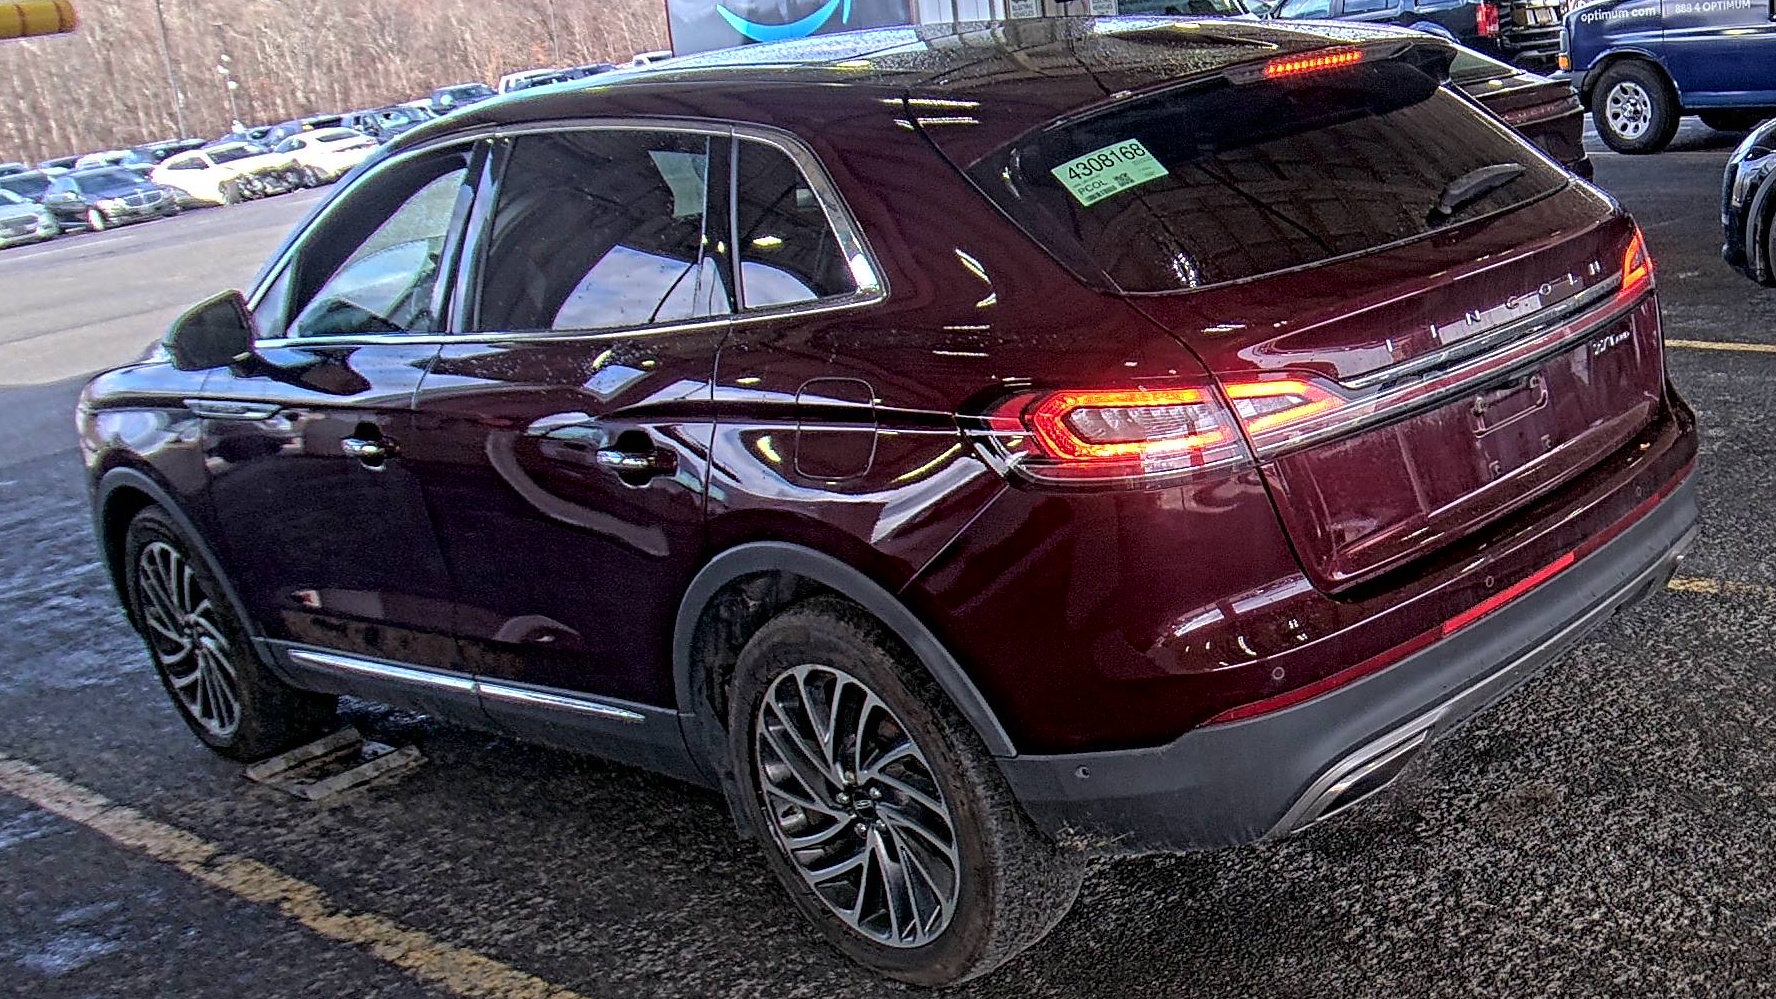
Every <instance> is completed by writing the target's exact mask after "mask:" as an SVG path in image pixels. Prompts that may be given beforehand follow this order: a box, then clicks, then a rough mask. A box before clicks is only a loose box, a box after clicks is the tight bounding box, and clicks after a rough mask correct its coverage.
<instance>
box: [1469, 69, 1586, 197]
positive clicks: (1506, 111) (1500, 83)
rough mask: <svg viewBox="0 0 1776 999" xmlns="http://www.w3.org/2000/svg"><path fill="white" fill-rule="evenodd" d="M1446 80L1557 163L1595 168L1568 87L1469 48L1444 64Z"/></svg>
mask: <svg viewBox="0 0 1776 999" xmlns="http://www.w3.org/2000/svg"><path fill="white" fill-rule="evenodd" d="M1449 82H1450V83H1453V84H1454V85H1455V86H1457V87H1458V88H1460V89H1461V90H1462V92H1463V93H1466V94H1467V95H1468V96H1470V97H1472V98H1474V99H1475V100H1477V101H1479V102H1480V103H1481V104H1482V105H1484V106H1485V107H1486V109H1487V110H1488V111H1491V112H1492V113H1493V114H1496V115H1498V116H1499V117H1500V118H1503V119H1504V120H1505V123H1506V124H1508V125H1510V126H1511V127H1512V128H1515V129H1516V130H1517V131H1518V132H1521V133H1522V134H1523V136H1524V138H1526V139H1528V140H1529V141H1531V142H1533V143H1535V144H1536V145H1538V146H1540V147H1542V151H1543V152H1545V153H1547V154H1548V155H1549V156H1552V157H1553V158H1554V159H1556V160H1558V161H1560V164H1561V165H1562V166H1564V167H1566V168H1567V169H1568V170H1571V171H1572V172H1573V173H1576V174H1578V175H1579V176H1581V177H1583V178H1585V179H1586V180H1590V179H1591V176H1592V173H1593V172H1594V171H1593V168H1592V164H1591V157H1590V156H1589V155H1587V154H1586V152H1585V109H1584V107H1583V106H1581V105H1580V104H1579V99H1578V97H1577V96H1576V95H1575V94H1574V93H1573V89H1572V87H1570V86H1568V85H1567V84H1565V83H1563V82H1560V81H1557V80H1550V79H1548V78H1547V77H1545V76H1537V75H1536V74H1534V73H1531V72H1530V71H1528V70H1526V69H1519V68H1517V67H1515V66H1511V65H1509V64H1507V63H1503V62H1500V61H1499V60H1497V59H1494V58H1491V57H1490V56H1484V55H1481V54H1480V53H1478V52H1474V51H1472V50H1470V49H1462V50H1460V51H1459V52H1457V53H1456V56H1455V62H1454V63H1453V64H1451V65H1450V67H1449Z"/></svg>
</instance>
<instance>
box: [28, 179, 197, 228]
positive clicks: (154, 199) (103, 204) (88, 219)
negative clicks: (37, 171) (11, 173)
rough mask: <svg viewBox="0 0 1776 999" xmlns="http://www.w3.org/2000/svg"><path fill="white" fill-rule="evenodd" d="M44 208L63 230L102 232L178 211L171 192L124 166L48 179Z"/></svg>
mask: <svg viewBox="0 0 1776 999" xmlns="http://www.w3.org/2000/svg"><path fill="white" fill-rule="evenodd" d="M43 207H45V208H48V209H49V210H50V211H51V212H52V213H54V215H55V219H56V222H57V223H59V224H60V225H61V227H62V231H63V232H67V231H70V230H74V229H86V230H89V231H91V232H103V231H104V230H106V229H109V228H111V227H112V226H118V225H126V224H128V223H130V222H146V221H148V220H149V219H159V218H170V217H172V216H174V215H177V214H179V202H178V199H177V198H176V197H175V196H174V194H173V192H172V191H169V190H167V189H166V188H164V187H161V186H159V185H158V184H155V183H154V182H152V181H150V180H148V179H146V178H144V177H143V176H142V175H141V174H138V173H136V172H135V171H134V170H126V169H124V168H123V167H115V166H111V167H94V168H91V169H86V170H71V171H69V172H67V173H64V174H62V175H60V176H58V177H56V178H55V179H54V180H52V181H50V182H49V190H48V191H47V192H45V193H44V195H43Z"/></svg>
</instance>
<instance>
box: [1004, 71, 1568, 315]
mask: <svg viewBox="0 0 1776 999" xmlns="http://www.w3.org/2000/svg"><path fill="white" fill-rule="evenodd" d="M969 174H970V176H971V177H972V178H973V179H974V181H975V183H976V184H978V185H980V187H981V189H982V190H983V191H985V192H986V193H987V196H988V197H990V198H992V199H993V200H994V201H995V202H997V203H998V204H999V206H1000V207H1001V208H1002V209H1003V210H1004V211H1005V212H1006V213H1007V214H1009V215H1010V216H1011V217H1012V219H1013V220H1014V221H1016V222H1017V223H1018V224H1019V225H1020V226H1022V227H1023V228H1024V230H1025V231H1026V232H1028V233H1029V234H1030V235H1031V236H1033V237H1034V238H1035V239H1036V240H1037V241H1038V242H1039V243H1041V244H1043V245H1044V246H1045V247H1047V248H1048V249H1049V251H1050V252H1051V253H1053V254H1054V255H1055V256H1056V257H1058V258H1059V259H1060V260H1061V261H1062V262H1063V263H1065V264H1067V265H1068V266H1069V267H1070V268H1071V269H1073V270H1074V271H1075V272H1076V273H1078V274H1079V275H1080V276H1081V277H1082V278H1084V279H1086V280H1087V281H1088V282H1089V283H1091V284H1093V285H1096V286H1100V287H1107V288H1108V289H1111V290H1121V291H1125V292H1132V293H1141V292H1168V291H1185V290H1191V289H1196V288H1204V287H1209V286H1212V285H1217V284H1224V283H1227V282H1231V281H1241V280H1245V279H1248V278H1253V277H1258V276H1261V275H1266V274H1274V273H1278V272H1281V271H1287V270H1292V269H1295V268H1300V267H1306V266H1310V265H1313V264H1317V263H1322V262H1324V261H1327V260H1332V259H1336V258H1339V257H1343V256H1348V255H1350V254H1355V253H1361V252H1363V251H1366V250H1373V249H1376V248H1378V247H1382V246H1387V245H1389V244H1392V243H1397V242H1400V241H1402V240H1408V239H1412V238H1415V237H1418V236H1422V235H1425V234H1426V233H1429V232H1431V231H1433V230H1435V229H1437V228H1440V227H1443V226H1447V225H1450V224H1453V223H1457V222H1463V221H1468V220H1472V219H1475V218H1479V217H1481V216H1484V215H1488V214H1492V213H1496V212H1500V211H1504V210H1507V209H1510V208H1513V207H1516V206H1518V205H1521V204H1524V203H1526V202H1528V201H1531V200H1534V199H1536V198H1539V197H1541V196H1544V195H1546V194H1548V193H1550V192H1552V191H1555V190H1558V189H1559V188H1561V187H1562V186H1564V185H1565V184H1566V182H1567V177H1566V174H1565V173H1564V172H1562V171H1561V170H1560V169H1559V168H1558V167H1556V166H1554V165H1553V164H1551V163H1548V162H1547V161H1546V160H1544V159H1542V158H1541V157H1540V156H1539V155H1538V154H1537V153H1536V152H1535V151H1534V150H1533V149H1531V148H1530V147H1528V146H1526V145H1525V144H1524V143H1523V142H1522V141H1521V140H1519V139H1518V138H1517V137H1516V136H1514V135H1513V134H1512V133H1511V132H1509V131H1508V130H1507V129H1505V128H1504V127H1503V126H1501V125H1497V124H1495V123H1493V122H1492V121H1491V120H1490V119H1489V118H1487V117H1485V116H1484V115H1482V114H1481V113H1479V112H1477V111H1475V110H1474V109H1473V108H1472V107H1471V106H1470V105H1469V104H1467V103H1466V101H1465V100H1464V99H1463V98H1461V97H1459V96H1457V95H1455V94H1454V93H1452V92H1450V91H1449V90H1447V89H1444V88H1443V87H1441V86H1439V84H1438V82H1437V81H1436V80H1435V79H1434V78H1433V77H1431V76H1430V75H1428V74H1427V73H1426V72H1425V71H1423V70H1421V69H1419V68H1417V67H1415V66H1413V65H1411V64H1408V63H1404V62H1399V61H1394V60H1381V61H1375V62H1367V63H1364V64H1361V65H1358V66H1355V67H1350V68H1346V69H1341V70H1336V71H1331V72H1321V73H1315V74H1312V75H1310V76H1303V77H1299V78H1294V79H1285V80H1259V81H1257V82H1251V83H1241V84H1234V83H1231V82H1229V81H1228V80H1227V79H1225V78H1222V77H1216V78H1214V79H1211V80H1207V81H1198V82H1195V83H1187V84H1184V85H1181V86H1178V87H1174V88H1171V89H1168V90H1165V91H1160V92H1158V93H1154V94H1151V95H1149V96H1146V97H1142V98H1138V99H1132V100H1128V101H1126V102H1124V103H1119V104H1117V105H1115V106H1114V107H1112V108H1110V109H1108V110H1105V111H1102V112H1097V113H1094V114H1090V115H1087V116H1084V117H1079V118H1073V119H1063V120H1061V121H1059V122H1057V123H1054V124H1051V125H1050V126H1048V127H1047V128H1045V129H1042V130H1040V131H1037V132H1034V133H1031V134H1029V135H1026V136H1025V137H1024V138H1022V139H1020V140H1018V141H1017V142H1014V143H1012V144H1011V145H1009V146H1007V147H1004V148H1002V149H1000V150H998V151H997V152H995V153H993V154H990V155H988V156H987V157H985V158H984V159H982V160H981V162H979V163H976V164H975V165H974V166H973V167H971V168H970V169H969Z"/></svg>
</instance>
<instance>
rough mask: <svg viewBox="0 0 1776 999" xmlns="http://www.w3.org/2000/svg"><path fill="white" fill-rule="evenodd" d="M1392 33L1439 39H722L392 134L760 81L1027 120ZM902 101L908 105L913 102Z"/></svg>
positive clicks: (702, 98)
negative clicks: (995, 109)
mask: <svg viewBox="0 0 1776 999" xmlns="http://www.w3.org/2000/svg"><path fill="white" fill-rule="evenodd" d="M1390 38H1391V39H1402V40H1413V41H1414V42H1415V43H1420V44H1436V45H1441V44H1444V43H1443V42H1441V41H1440V40H1438V39H1435V38H1434V37H1433V36H1430V35H1425V34H1423V33H1420V32H1412V31H1408V30H1406V29H1401V28H1391V27H1376V26H1370V25H1360V24H1327V23H1323V22H1322V23H1314V24H1311V25H1310V24H1304V23H1296V22H1275V21H1259V20H1257V19H1235V18H1202V19H1191V18H1177V17H1161V18H1146V17H1108V18H1084V17H1074V18H1032V19H1026V20H1014V21H1005V22H987V21H982V22H962V23H955V24H941V25H917V26H905V27H892V28H877V29H872V30H867V31H852V32H841V33H837V34H831V35H818V36H814V37H812V38H805V39H800V40H797V41H791V42H778V43H772V44H766V45H747V46H741V47H737V48H732V49H722V50H718V51H715V52H708V53H703V54H700V55H692V56H683V57H679V58H676V59H673V60H671V61H670V62H667V63H664V64H659V65H655V66H652V67H639V68H635V69H618V70H616V71H613V72H609V73H601V74H599V75H597V76H592V77H587V78H584V79H581V80H576V81H572V82H566V83H558V84H554V85H552V86H548V87H539V88H536V89H534V90H524V91H520V92H516V93H510V94H506V95H504V96H501V97H498V98H494V99H492V100H488V101H483V102H481V103H479V104H475V105H473V106H472V107H468V108H465V109H463V110H461V111H458V112H456V113H455V114H452V115H449V116H447V117H445V118H444V119H442V120H441V121H440V122H438V123H434V124H432V125H429V126H427V127H424V128H420V129H415V130H414V131H412V132H409V133H407V134H406V135H404V136H402V137H401V138H400V139H399V140H397V142H398V144H399V145H400V146H401V147H403V148H404V147H407V146H411V145H414V144H417V143H420V142H424V141H427V140H428V139H430V138H434V137H439V136H444V135H449V134H453V133H456V132H461V131H468V130H473V129H476V128H482V127H486V126H490V125H492V126H498V125H505V124H514V123H520V122H526V121H536V120H549V119H568V118H575V117H586V116H588V115H623V114H637V113H643V112H641V111H639V110H638V109H640V108H648V107H655V106H658V105H659V104H660V99H661V98H664V97H669V98H670V100H671V102H672V104H673V106H674V107H675V108H676V109H678V110H677V111H676V113H677V114H682V115H687V116H709V117H733V116H734V114H733V109H732V102H731V99H728V98H727V91H728V90H730V89H733V88H756V87H760V86H773V87H807V88H818V89H820V90H821V91H823V92H826V93H830V92H831V91H832V89H833V85H834V84H840V85H844V86H845V87H846V88H847V89H850V90H852V91H854V92H856V94H857V98H858V100H859V103H860V107H861V106H864V105H865V104H866V103H868V102H872V101H875V100H879V99H880V98H881V97H883V96H884V93H883V92H884V91H888V92H890V93H893V94H895V95H903V94H904V95H910V96H913V97H916V98H923V99H925V100H927V101H942V100H951V101H964V100H973V101H1001V100H1004V101H1007V102H1012V103H1015V104H1016V105H1017V106H1018V107H1019V109H1020V112H1019V114H1020V118H1019V120H1020V121H1026V122H1039V121H1041V120H1044V119H1043V118H1042V117H1039V116H1041V115H1044V114H1046V115H1048V116H1050V117H1052V116H1054V115H1059V114H1064V113H1066V112H1068V111H1071V110H1073V109H1077V108H1082V107H1085V106H1088V105H1091V104H1095V103H1098V102H1100V101H1102V100H1105V99H1108V98H1109V97H1110V95H1112V94H1114V93H1117V92H1119V91H1122V90H1139V89H1144V88H1148V87H1153V86H1157V85H1160V84H1163V83H1165V82H1167V81H1170V80H1175V79H1179V78H1181V77H1186V76H1192V75H1196V74H1200V73H1209V72H1215V71H1218V70H1221V69H1224V68H1226V67H1228V66H1230V65H1233V64H1236V63H1243V62H1250V61H1256V60H1261V59H1265V58H1269V57H1275V56H1281V55H1287V54H1290V53H1294V52H1303V51H1309V50H1313V49H1319V48H1325V47H1327V46H1332V45H1349V44H1359V43H1363V42H1369V41H1377V40H1382V39H1390ZM784 97H785V100H784V101H782V102H780V103H781V104H782V105H783V107H782V108H778V109H773V108H768V107H757V106H756V105H749V106H748V114H751V113H752V112H753V111H756V112H757V116H758V120H760V121H763V122H766V123H781V122H772V117H773V116H777V117H780V118H787V117H789V116H793V114H794V109H795V106H796V101H795V99H794V98H793V97H792V96H791V95H789V94H788V93H785V94H784ZM772 103H779V102H772ZM900 114H901V115H902V116H903V117H904V114H905V111H904V109H901V110H900ZM1024 116H1028V117H1024ZM986 131H990V132H994V133H996V134H997V133H1000V132H1001V131H1002V130H1001V129H998V128H991V129H985V130H983V132H986ZM982 138H983V139H985V138H987V136H986V135H984V134H983V135H982Z"/></svg>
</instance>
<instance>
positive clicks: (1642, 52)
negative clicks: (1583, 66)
mask: <svg viewBox="0 0 1776 999" xmlns="http://www.w3.org/2000/svg"><path fill="white" fill-rule="evenodd" d="M1634 61H1639V62H1644V63H1646V64H1647V65H1648V66H1649V67H1651V68H1652V69H1653V71H1654V72H1656V73H1658V74H1659V78H1660V79H1662V80H1664V81H1665V86H1666V87H1668V88H1670V90H1671V93H1672V94H1673V95H1674V96H1676V98H1677V103H1678V107H1679V109H1680V110H1681V109H1682V107H1683V94H1681V93H1679V92H1678V89H1677V81H1675V80H1673V79H1672V78H1671V71H1670V70H1668V69H1666V68H1665V63H1664V62H1662V61H1660V59H1659V57H1658V56H1656V55H1654V54H1653V53H1651V52H1649V51H1647V50H1646V49H1637V48H1621V49H1611V50H1609V51H1608V52H1605V53H1603V54H1602V55H1600V56H1598V57H1597V58H1596V59H1594V60H1592V61H1591V68H1590V69H1587V70H1586V71H1585V75H1584V77H1583V78H1581V79H1580V80H1579V88H1578V89H1579V103H1580V104H1582V105H1584V106H1585V110H1587V111H1590V110H1591V101H1592V99H1593V98H1594V97H1595V96H1596V94H1597V82H1598V81H1599V80H1601V79H1603V74H1605V73H1607V72H1609V71H1610V69H1612V68H1613V67H1615V66H1618V65H1620V64H1621V63H1624V62H1634ZM1593 113H1595V112H1593Z"/></svg>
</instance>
